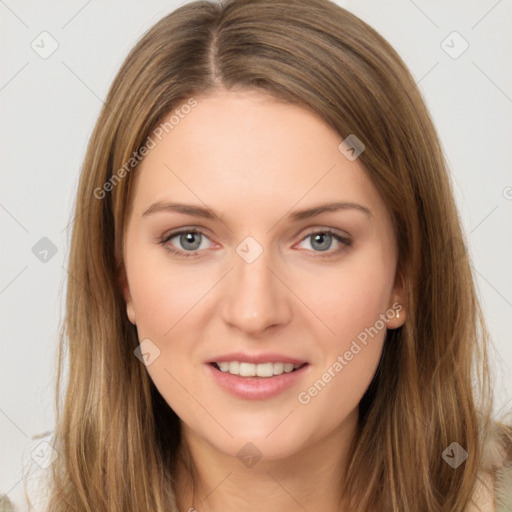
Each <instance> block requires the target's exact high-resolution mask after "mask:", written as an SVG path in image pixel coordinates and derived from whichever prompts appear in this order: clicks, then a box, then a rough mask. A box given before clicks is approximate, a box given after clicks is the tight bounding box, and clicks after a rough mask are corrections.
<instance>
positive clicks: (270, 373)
mask: <svg viewBox="0 0 512 512" xmlns="http://www.w3.org/2000/svg"><path fill="white" fill-rule="evenodd" d="M267 357H268V356H266V357H265V359H267ZM226 358H227V357H226ZM239 358H240V356H237V357H235V356H233V357H229V359H230V360H229V361H226V360H225V359H224V357H221V358H220V359H224V360H223V361H222V360H220V361H210V362H209V363H208V364H206V365H205V367H206V369H207V370H208V372H207V373H208V374H209V376H210V377H211V378H212V382H213V383H215V384H216V385H218V386H219V387H220V388H221V389H223V390H224V391H226V392H227V393H229V394H230V395H232V396H235V397H237V398H241V399H244V400H267V399H271V398H274V397H277V396H279V395H281V393H284V392H285V391H286V390H291V389H293V388H294V387H296V386H297V385H298V383H299V382H300V381H302V380H304V378H305V376H306V375H307V374H309V373H310V366H311V365H310V364H309V363H305V362H303V361H299V360H294V359H289V358H286V359H288V360H287V361H283V360H279V359H280V358H279V356H277V357H276V358H275V359H274V358H272V359H271V360H270V361H269V360H268V359H267V360H265V359H263V356H261V357H257V358H256V357H254V358H252V359H253V361H254V360H255V359H256V362H251V361H247V359H250V357H249V356H246V357H245V359H246V360H245V361H240V360H239Z"/></svg>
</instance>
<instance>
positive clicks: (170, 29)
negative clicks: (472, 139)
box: [49, 0, 492, 512]
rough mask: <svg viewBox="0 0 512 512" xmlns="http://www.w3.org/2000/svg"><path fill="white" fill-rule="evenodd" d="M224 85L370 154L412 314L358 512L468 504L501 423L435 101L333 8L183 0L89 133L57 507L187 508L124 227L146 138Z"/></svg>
mask: <svg viewBox="0 0 512 512" xmlns="http://www.w3.org/2000/svg"><path fill="white" fill-rule="evenodd" d="M218 88H225V89H228V90H230V89H253V90H258V91H261V92H265V93H268V94H270V95H271V96H272V97H274V98H276V99H278V100H280V101H285V102H289V103H294V104H297V105H299V106H302V107H304V108H307V109H310V110H312V111H314V112H316V113H317V114H318V115H319V116H320V117H321V118H322V119H323V120H324V121H325V122H326V123H327V124H328V125H329V126H331V127H332V128H333V129H334V130H336V132H337V133H339V135H340V137H341V138H345V137H347V136H348V135H349V134H356V135H357V137H358V138H359V139H360V140H361V141H362V142H363V143H364V144H365V146H366V149H365V151H364V152H363V153H362V154H361V156H360V157H359V158H360V162H361V163H362V164H363V166H364V168H365V169H366V171H367V173H368V176H369V177H370V178H371V180H372V181H373V183H374V184H375V186H376V187H377V189H378V190H379V191H380V194H381V196H382V198H383V200H384V201H385V203H386V205H387V207H388V209H389V211H390V213H391V216H392V219H393V224H394V229H395V234H396V239H397V243H398V249H399V253H398V267H397V268H398V272H399V273H400V275H401V276H402V277H403V279H404V283H405V284H406V292H407V293H406V297H405V308H406V311H407V321H406V323H405V324H404V325H403V326H402V327H401V328H399V329H396V330H392V331H389V332H388V335H387V339H386V341H385V344H384V351H383V354H382V358H381V361H380V364H379V367H378V370H377V372H376V374H375V377H374V379H373V381H372V383H371V385H370V387H369V389H368V390H367V392H366V394H365V396H364V398H363V400H362V401H361V403H360V421H359V431H358V433H357V438H356V439H355V440H354V443H353V444H352V446H351V454H350V457H349V459H348V460H350V465H349V467H348V470H347V471H348V472H347V479H346V481H344V482H341V478H340V486H343V488H344V491H345V493H346V496H347V497H349V498H350V504H351V505H352V508H351V510H358V511H360V512H364V511H368V512H369V511H372V510H382V511H404V510H407V511H429V512H434V511H459V510H463V509H464V507H465V506H466V505H467V504H468V503H469V501H470V498H471V493H472V491H473V488H474V486H475V482H476V478H477V473H478V470H479V469H480V467H481V463H482V446H483V440H484V438H485V434H486V432H487V431H488V427H489V425H490V424H491V423H490V420H491V410H492V399H491V389H490V377H489V368H488V359H487V352H486V345H487V343H488V333H487V330H486V327H485V323H484V319H483V316H482V312H481V309H480V306H479V303H478V298H477V296H476V293H475V287H474V282H473V277H472V274H471V268H470V263H469V259H468V255H467V251H466V242H465V237H464V234H463V232H462V230H461V222H460V219H459V216H458V213H457V209H456V205H455V202H454V199H453V195H452V190H451V184H450V179H449V175H448V173H447V169H446V164H445V160H444V157H443V153H442V149H441V147H440V144H439V141H438V137H437V135H436V131H435V129H434V126H433V123H432V121H431V119H430V116H429V114H428V112H427V109H426V107H425V104H424V102H423V100H422V97H421V94H420V92H419V91H418V89H417V87H416V85H415V81H414V79H413V78H412V76H411V74H410V73H409V71H408V69H407V68H406V66H405V64H404V63H403V61H402V60H401V58H400V57H399V56H398V55H397V53H396V52H395V51H394V50H393V48H392V47H391V46H390V45H389V44H388V43H387V42H386V41H385V40H384V39H383V38H382V37H381V36H380V35H379V34H377V33H376V32H375V31H374V30H373V29H372V28H371V27H369V26H368V25H367V24H365V23H364V22H363V21H361V20H360V19H358V18H357V17H356V16H354V15H352V14H351V13H350V12H348V11H346V10H344V9H343V8H341V7H339V6H337V5H336V4H334V3H331V2H329V1H327V0H228V1H225V2H221V3H212V2H207V1H198V2H192V3H189V4H186V5H184V6H182V7H180V8H179V9H177V10H176V11H174V12H173V13H171V14H169V15H167V16H166V17H164V18H163V19H162V20H161V21H159V22H158V23H157V24H156V25H155V26H153V27H152V28H151V29H150V30H149V31H148V32H147V33H146V34H145V35H144V36H143V37H142V39H141V40H140V41H139V42H138V44H137V45H136V46H135V47H134V49H133V50H132V51H131V53H130V54H129V55H128V57H127V58H126V60H125V62H124V63H123V65H122V67H121V69H120V71H119V73H118V75H117V76H116V78H115V80H114V82H113V84H112V86H111V89H110V91H109V93H108V96H107V98H106V101H105V106H104V108H103V110H102V112H101V114H100V116H99V119H98V121H97V124H96V127H95V129H94V132H93V134H92V136H91V139H90V142H89V146H88V150H87V154H86V157H85V161H84V164H83V168H82V171H81V177H80V183H79V187H78V193H77V199H76V206H75V217H74V220H73V224H72V226H73V231H72V239H71V249H70V257H69V268H68V272H69V279H68V287H67V303H66V316H65V322H64V324H63V326H62V331H61V345H60V351H59V371H58V382H57V426H56V430H55V433H54V440H53V444H54V448H55V449H56V450H57V452H58V454H59V457H58V459H57V460H56V462H55V463H54V464H53V466H52V471H53V475H52V478H53V480H52V487H51V499H50V506H49V511H50V512H61V511H62V512H64V511H69V510H75V511H90V512H107V511H108V512H114V511H115V512H119V511H124V510H137V511H140V512H142V511H148V512H149V511H152V512H156V511H160V512H163V511H164V510H165V511H168V510H177V508H176V504H175V497H174V494H173V490H172V482H173V470H174V468H175V467H176V462H177V459H178V456H179V447H180V424H179V418H178V417H177V416H176V414H175V413H174V412H173V411H172V410H171V408H170V407H169V406H168V405H167V403H166V402H165V401H164V400H163V398H162V397H161V395H160V394H159V393H158V391H157V390H156V388H155V386H154V385H153V383H152V381H151V379H150V378H149V376H148V374H147V372H146V369H145V367H144V365H142V364H141V363H140V361H139V360H138V359H137V358H136V357H135V356H134V350H135V349H136V347H137V346H138V342H139V340H138V337H137V331H136V328H135V327H134V326H133V325H132V324H131V323H130V322H129V320H128V318H127V316H126V307H125V302H124V298H123V294H122V291H121V286H120V276H121V274H122V269H123V254H122V247H123V234H124V228H125V219H126V216H127V213H128V211H129V207H130V193H129V192H130V189H132V190H133V183H132V180H133V179H134V176H135V175H136V172H137V171H136V169H137V164H138V163H139V162H140V160H141V159H142V158H143V156H141V152H140V149H141V148H142V147H144V146H145V145H147V144H148V137H150V135H151V133H152V131H153V130H154V129H155V127H156V126H158V123H160V122H161V120H162V119H163V118H164V117H165V116H166V115H169V114H170V113H172V112H173V111H174V110H175V109H177V108H178V107H180V105H184V104H187V103H189V104H190V102H191V99H192V100H193V101H201V96H204V95H205V94H209V93H211V92H214V91H215V89H218ZM66 361H69V377H68V380H67V382H66V383H64V382H63V380H64V379H63V376H64V373H65V371H64V365H65V363H66ZM63 390H65V394H64V396H63V398H64V400H63V403H62V404H61V393H62V391H63ZM452 442H457V443H458V444H459V445H460V446H461V447H463V448H464V449H465V450H466V451H467V453H468V458H467V460H466V461H465V462H464V463H463V464H462V465H460V466H459V467H458V468H456V469H454V468H452V467H451V466H450V465H448V464H447V463H446V462H445V461H444V460H443V458H442V456H441V455H442V452H443V450H444V449H445V448H447V447H448V446H449V445H450V444H451V443H452Z"/></svg>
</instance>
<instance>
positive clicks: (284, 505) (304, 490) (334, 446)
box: [175, 414, 357, 512]
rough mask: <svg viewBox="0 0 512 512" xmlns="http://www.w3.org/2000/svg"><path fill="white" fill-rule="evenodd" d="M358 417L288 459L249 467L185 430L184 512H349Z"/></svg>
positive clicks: (179, 484) (180, 482)
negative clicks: (347, 483)
mask: <svg viewBox="0 0 512 512" xmlns="http://www.w3.org/2000/svg"><path fill="white" fill-rule="evenodd" d="M356 429H357V414H356V415H354V416H353V417H350V418H347V419H346V421H345V422H344V423H343V424H342V425H341V426H340V427H339V429H337V430H335V431H334V432H332V434H331V435H330V436H329V437H328V438H323V439H321V440H320V441H317V442H315V443H313V444H309V445H308V446H307V447H306V448H303V449H301V450H300V451H298V452H296V453H294V454H293V455H291V456H289V457H287V458H286V459H279V460H270V459H265V458H262V459H260V460H259V461H258V462H256V463H255V464H254V465H252V466H251V467H246V466H245V465H244V464H243V463H242V462H241V461H240V460H239V459H238V458H237V457H233V456H230V455H227V454H225V453H222V452H220V451H218V450H217V449H216V448H215V447H213V446H211V445H210V444H208V443H207V442H206V441H204V440H203V439H201V438H198V437H197V436H196V435H194V433H193V432H192V431H190V430H189V429H187V428H186V426H183V428H182V446H181V450H180V453H181V455H180V458H179V462H178V466H177V470H176V476H175V481H176V486H175V489H176V491H175V492H176V500H177V504H178V509H179V511H180V512H185V511H187V512H189V511H190V512H193V511H194V510H196V511H197V512H220V511H225V510H237V512H256V511H260V510H272V511H275V512H281V511H283V512H284V511H286V512H290V511H295V510H296V511H301V512H303V511H304V510H322V511H323V512H343V511H345V510H347V509H346V508H344V506H343V495H342V491H341V489H342V482H343V481H344V476H345V471H346V467H347V453H348V448H349V443H350V441H351V440H352V439H353V438H354V436H355V434H356Z"/></svg>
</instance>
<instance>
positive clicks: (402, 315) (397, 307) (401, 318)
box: [386, 272, 407, 329]
mask: <svg viewBox="0 0 512 512" xmlns="http://www.w3.org/2000/svg"><path fill="white" fill-rule="evenodd" d="M405 281H406V280H405V279H404V277H403V275H402V273H401V272H397V273H396V278H395V284H394V286H393V290H392V292H391V298H390V302H389V304H388V312H389V314H388V318H389V320H388V322H387V326H386V327H387V328H388V329H398V327H401V326H402V325H404V323H405V319H406V317H407V311H406V308H405V295H406V293H405V291H406V283H405Z"/></svg>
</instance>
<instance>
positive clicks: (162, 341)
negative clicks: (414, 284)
mask: <svg viewBox="0 0 512 512" xmlns="http://www.w3.org/2000/svg"><path fill="white" fill-rule="evenodd" d="M196 101H197V104H196V105H195V107H194V108H192V109H187V111H189V110H190V111H189V113H188V114H187V115H185V116H182V118H181V117H180V120H179V123H178V124H175V125H174V126H173V128H172V130H170V129H168V130H167V131H168V133H166V132H165V130H163V134H162V133H160V132H162V130H160V132H159V134H160V138H161V141H160V140H159V138H155V141H156V142H157V144H156V146H155V147H153V149H151V150H150V151H149V153H148V154H147V156H146V157H145V159H144V160H143V162H142V163H141V165H140V166H139V167H138V169H137V170H136V171H135V172H137V173H138V175H137V182H136V186H135V189H134V193H133V199H132V200H133V203H132V210H131V214H130V216H129V218H128V220H127V225H126V232H125V239H124V262H125V271H126V274H125V278H126V284H125V287H124V293H125V298H126V303H127V314H128V317H129V319H130V321H131V322H132V323H133V324H135V325H136V327H137V332H138V336H139V340H140V341H141V342H142V347H141V348H142V352H143V353H146V354H147V356H146V357H147V359H146V360H145V361H146V363H145V364H146V367H147V371H148V373H149V375H150V377H151V379H152V380H153V382H154V383H155V385H156V387H157V388H158V390H159V391H160V393H161V394H162V396H163V397H164V399H165V400H166V401H167V403H168V404H169V406H170V407H171V408H172V409H173V410H174V411H175V412H176V414H177V415H178V416H179V417H180V419H181V422H182V425H183V427H184V432H186V435H187V436H189V437H190V438H195V439H196V440H197V441H198V442H200V443H203V444H205V445H208V446H210V447H213V448H214V449H215V450H217V451H218V452H221V453H222V454H224V455H232V456H235V455H236V454H237V452H238V451H239V450H240V449H241V447H243V446H244V445H245V444H246V443H249V442H251V443H253V445H255V446H256V447H257V449H258V450H259V452H261V453H262V454H263V456H264V457H267V458H268V459H277V458H280V457H286V456H289V455H291V454H294V453H297V452H298V451H299V450H303V449H307V447H308V446H312V445H313V444H314V443H316V442H320V441H321V440H323V439H327V438H328V437H332V436H333V435H336V433H340V432H343V430H344V429H345V430H346V428H347V425H349V424H351V425H353V424H354V421H356V420H357V406H358V403H359V401H360V400H361V397H362V396H363V394H364V392H365V391H366V389H367V387H368V385H369V383H370V381H371V379H372V377H373V375H374V373H375V370H376V368H377V365H378V362H379V358H380V355H381V351H382V347H383V343H384V339H385V335H386V329H393V328H396V327H398V326H399V325H401V324H402V323H403V320H404V318H405V311H404V310H402V311H400V318H399V319H397V318H396V315H395V313H396V311H397V310H398V309H400V307H401V306H396V303H397V302H401V299H402V296H401V293H402V290H401V288H399V287H398V284H397V281H398V280H395V270H396V262H397V252H396V246H395V243H396V242H395V238H394V235H393V228H392V224H391V220H390V217H389V214H388V212H387V210H386V207H385V205H384V203H383V201H382V199H381V198H380V196H379V194H378V192H377V190H376V189H375V187H374V186H373V185H372V183H371V181H370V180H369V178H368V176H367V175H366V173H365V170H364V169H363V167H362V166H361V164H360V163H359V161H358V160H357V159H356V160H354V161H351V160H349V159H347V158H346V156H345V155H344V154H343V153H342V152H341V151H340V150H339V145H340V143H341V142H342V138H341V137H340V136H339V135H338V134H337V133H336V132H334V131H333V130H332V129H331V128H330V127H328V126H327V125H326V124H325V123H324V122H323V121H322V120H321V119H320V118H319V117H317V116H316V115H315V114H313V113H310V112H309V111H307V110H305V109H302V108H300V107H298V106H293V105H289V104H283V103H279V102H276V101H274V100H272V99H269V98H268V97H266V96H264V95H262V93H258V92H255V91H251V92H236V93H235V92H226V91H224V92H217V93H215V94H214V95H210V96H206V97H198V98H196ZM333 203H338V206H339V204H340V203H341V207H338V208H334V207H332V208H325V209H324V208H323V206H324V205H327V204H333ZM176 205H186V206H176ZM393 304H395V308H393ZM291 369H294V370H293V371H290V370H291ZM237 373H238V375H237ZM255 373H256V375H254V374H255ZM270 375H272V376H270Z"/></svg>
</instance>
